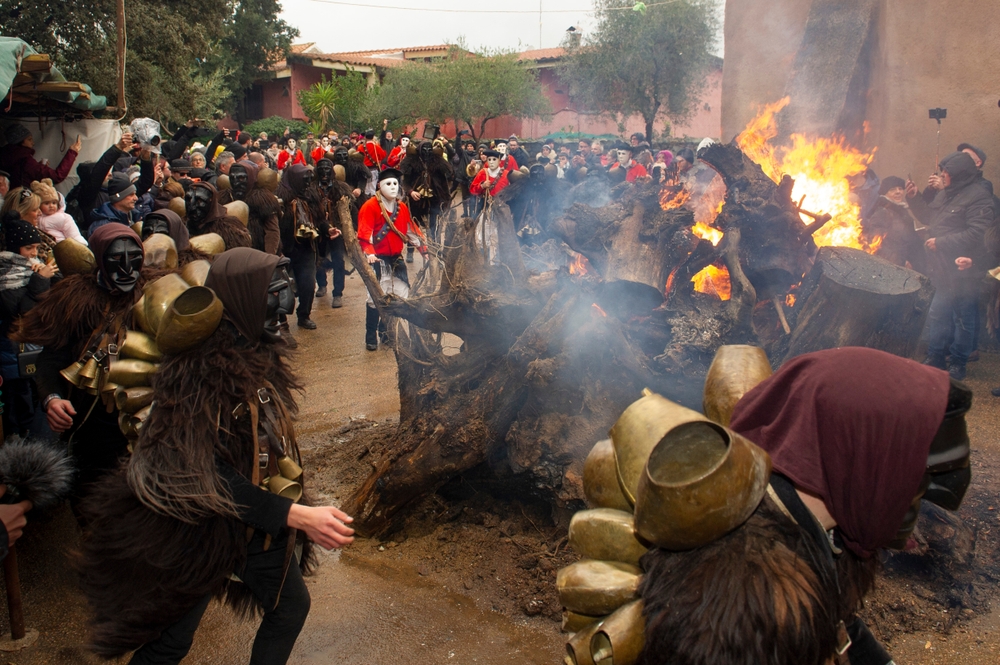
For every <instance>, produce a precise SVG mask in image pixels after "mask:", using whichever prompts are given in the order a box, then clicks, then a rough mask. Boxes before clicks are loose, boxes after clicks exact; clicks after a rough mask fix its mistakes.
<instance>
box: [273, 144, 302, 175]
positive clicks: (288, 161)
mask: <svg viewBox="0 0 1000 665" xmlns="http://www.w3.org/2000/svg"><path fill="white" fill-rule="evenodd" d="M305 163H306V158H305V157H304V156H303V154H302V151H301V150H299V149H298V148H296V149H295V156H294V157H292V155H291V154H290V153H289V152H288V151H287V150H282V151H281V152H279V153H278V170H279V171H283V170H284V169H285V167H286V166H291V165H292V164H302V165H305Z"/></svg>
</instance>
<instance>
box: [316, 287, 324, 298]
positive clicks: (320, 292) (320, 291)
mask: <svg viewBox="0 0 1000 665" xmlns="http://www.w3.org/2000/svg"><path fill="white" fill-rule="evenodd" d="M325 295H326V287H325V286H321V287H319V288H318V289H316V297H317V298H322V297H323V296H325Z"/></svg>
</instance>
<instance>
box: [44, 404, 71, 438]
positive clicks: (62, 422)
mask: <svg viewBox="0 0 1000 665" xmlns="http://www.w3.org/2000/svg"><path fill="white" fill-rule="evenodd" d="M75 415H76V409H74V408H73V403H72V402H70V401H69V400H68V399H54V400H52V401H50V402H49V405H48V407H47V408H46V409H45V417H46V418H47V419H48V421H49V427H50V428H51V429H52V431H53V432H65V431H66V430H68V429H69V428H70V427H72V426H73V416H75Z"/></svg>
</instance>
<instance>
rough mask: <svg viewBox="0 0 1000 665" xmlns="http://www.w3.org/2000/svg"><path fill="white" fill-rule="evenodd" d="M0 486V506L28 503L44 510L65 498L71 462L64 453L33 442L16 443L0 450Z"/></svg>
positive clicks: (71, 468)
mask: <svg viewBox="0 0 1000 665" xmlns="http://www.w3.org/2000/svg"><path fill="white" fill-rule="evenodd" d="M0 482H2V483H4V484H5V485H7V493H6V494H4V496H3V497H2V498H0V502H3V503H17V502H18V501H25V500H27V501H30V502H31V504H32V506H33V507H34V508H48V507H50V506H54V505H56V504H57V503H59V502H60V501H61V500H62V499H63V498H65V497H66V495H67V494H69V491H70V487H71V485H72V482H73V462H72V460H71V459H70V457H69V455H67V454H66V452H65V451H64V450H61V449H59V448H57V447H55V446H52V445H48V444H45V443H39V442H37V441H17V442H11V443H7V444H5V445H3V446H2V447H0Z"/></svg>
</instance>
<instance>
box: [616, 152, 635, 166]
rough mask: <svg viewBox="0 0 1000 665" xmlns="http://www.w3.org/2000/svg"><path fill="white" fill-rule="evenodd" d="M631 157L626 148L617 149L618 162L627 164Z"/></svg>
mask: <svg viewBox="0 0 1000 665" xmlns="http://www.w3.org/2000/svg"><path fill="white" fill-rule="evenodd" d="M631 159H632V156H631V155H629V154H628V150H619V151H618V163H619V164H628V163H629V160H631Z"/></svg>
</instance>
